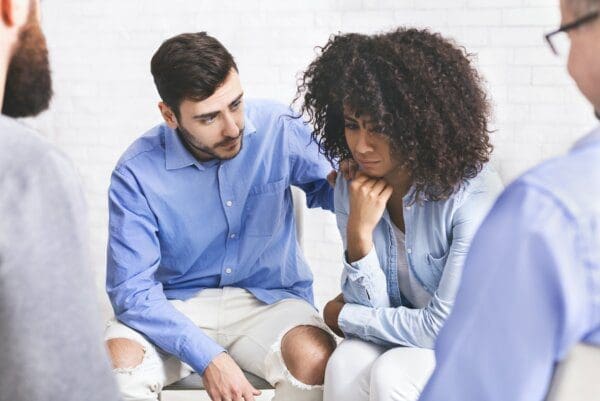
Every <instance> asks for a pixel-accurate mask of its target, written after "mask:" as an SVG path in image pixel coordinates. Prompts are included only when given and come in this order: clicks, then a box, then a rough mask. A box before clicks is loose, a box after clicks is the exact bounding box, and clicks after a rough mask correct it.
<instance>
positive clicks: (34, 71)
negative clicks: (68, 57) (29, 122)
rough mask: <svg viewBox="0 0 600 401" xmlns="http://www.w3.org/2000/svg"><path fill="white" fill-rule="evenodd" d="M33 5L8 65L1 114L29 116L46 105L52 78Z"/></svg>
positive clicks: (45, 107)
mask: <svg viewBox="0 0 600 401" xmlns="http://www.w3.org/2000/svg"><path fill="white" fill-rule="evenodd" d="M33 7H34V6H32V8H31V10H30V12H29V17H28V18H27V23H26V24H25V25H24V26H23V27H22V28H21V30H20V32H19V39H18V42H17V44H16V48H15V50H14V52H13V56H12V58H11V60H10V64H9V66H8V72H7V76H6V87H5V92H4V104H3V106H2V114H4V115H7V116H10V117H15V118H16V117H32V116H36V115H38V114H39V113H41V112H42V111H44V110H46V109H47V108H48V105H49V104H50V99H51V98H52V79H51V77H50V63H49V61H48V48H47V46H46V38H45V37H44V34H43V33H42V29H41V27H40V24H39V22H38V20H37V17H36V14H35V12H34V11H35V10H34V8H33Z"/></svg>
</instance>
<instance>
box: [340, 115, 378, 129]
mask: <svg viewBox="0 0 600 401" xmlns="http://www.w3.org/2000/svg"><path fill="white" fill-rule="evenodd" d="M344 120H348V121H352V122H355V123H359V121H358V120H357V119H356V118H354V117H351V116H349V115H348V114H344ZM363 122H364V124H365V126H367V125H369V124H373V121H371V120H369V121H363Z"/></svg>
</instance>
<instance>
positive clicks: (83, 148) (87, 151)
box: [32, 0, 594, 315]
mask: <svg viewBox="0 0 600 401" xmlns="http://www.w3.org/2000/svg"><path fill="white" fill-rule="evenodd" d="M557 3H558V1H557V0H346V1H342V0H308V1H307V0H305V1H291V0H255V1H248V0H225V1H216V0H171V1H159V0H54V1H47V2H44V3H43V7H44V10H43V23H44V28H45V31H46V34H47V37H48V41H49V46H50V51H51V58H52V66H53V72H54V79H55V91H56V97H55V99H54V102H53V104H52V108H51V110H50V111H49V112H47V113H45V114H44V115H43V116H42V117H41V118H39V119H37V120H35V121H32V124H33V125H35V126H37V127H39V128H40V129H41V130H42V131H43V132H45V133H46V135H47V136H48V137H50V138H51V140H52V141H53V142H55V143H56V144H57V145H58V146H59V147H61V148H62V149H63V150H64V151H65V152H66V153H68V154H69V155H70V156H71V157H72V158H73V160H74V161H75V163H76V165H77V167H78V169H79V171H80V173H81V175H82V177H83V180H84V184H85V191H86V196H87V200H88V202H89V206H90V221H91V238H92V251H93V268H94V269H95V270H96V271H97V272H98V274H97V277H98V290H99V291H98V294H99V296H100V297H101V299H102V301H103V304H104V306H105V313H106V314H107V315H108V314H109V313H110V311H109V309H108V303H107V301H106V297H105V295H104V292H103V289H102V288H103V280H104V263H105V248H106V236H107V210H106V203H107V201H106V190H107V186H108V183H109V176H110V172H111V170H112V168H113V166H114V163H115V162H116V160H117V159H118V157H119V156H120V154H121V153H122V152H123V150H124V149H125V148H126V147H127V146H128V145H129V144H130V143H131V142H132V141H133V140H134V139H135V138H136V137H137V136H139V135H140V134H141V133H143V132H144V131H145V130H146V129H148V128H149V127H151V126H152V125H154V124H155V123H157V122H158V121H160V116H159V113H158V111H157V107H156V103H157V101H158V97H157V94H156V92H155V89H154V86H153V83H152V78H151V76H150V72H149V60H150V57H151V56H152V54H153V52H154V50H155V49H156V48H157V47H158V45H159V44H160V43H161V41H163V40H164V39H166V38H167V37H170V36H172V35H174V34H177V33H181V32H185V31H199V30H206V31H208V32H209V33H211V34H212V35H214V36H216V37H217V38H219V39H220V40H221V41H222V42H223V43H224V44H225V45H226V46H227V47H228V48H229V49H230V50H231V52H232V53H233V54H234V56H235V57H236V58H237V60H238V64H239V67H240V70H241V74H242V79H243V83H244V85H245V89H246V93H247V94H248V96H250V97H272V98H276V99H279V100H281V101H283V102H286V103H289V102H290V100H291V99H292V96H293V94H294V84H295V77H296V74H297V73H298V72H299V71H301V70H302V69H303V68H304V67H305V66H306V65H307V64H308V63H309V62H310V61H311V60H312V58H313V56H314V50H313V49H314V47H315V46H317V45H323V44H324V43H325V41H326V40H327V38H328V36H329V35H330V34H331V33H335V32H338V31H342V32H347V31H360V32H375V31H381V30H386V29H388V28H391V27H394V26H398V25H413V26H428V27H431V28H432V29H434V30H436V31H440V32H442V33H444V34H446V35H448V36H451V37H453V38H455V39H456V40H457V41H458V42H460V43H461V44H463V45H465V46H466V47H467V49H468V50H469V51H470V52H471V53H474V54H476V55H477V60H478V64H479V65H480V68H481V71H482V73H483V75H484V76H485V77H486V79H487V81H488V87H489V92H490V95H491V98H492V99H493V101H494V104H495V121H494V127H495V128H496V129H497V132H496V134H495V135H494V142H495V144H496V151H495V163H496V164H497V165H498V167H499V170H500V171H501V173H502V174H503V176H504V177H505V178H506V179H507V180H510V179H512V178H513V177H515V176H516V175H517V174H519V173H521V172H522V171H523V170H525V169H526V168H528V167H530V166H532V165H533V164H535V163H537V162H539V161H540V160H542V159H544V158H547V157H550V156H553V155H556V154H558V153H561V152H564V151H565V150H566V149H567V148H568V146H569V144H571V143H572V142H573V141H574V140H575V139H576V138H577V137H578V136H579V135H580V134H582V133H583V132H584V131H585V130H586V129H588V128H590V127H591V126H592V124H593V122H594V120H593V119H592V117H591V114H590V107H589V106H588V105H587V104H586V103H585V102H584V101H583V100H582V99H581V97H580V96H579V95H578V94H577V92H576V89H575V87H574V85H573V83H572V82H571V81H570V79H569V78H568V76H567V74H566V71H565V68H564V65H563V64H562V63H561V61H560V60H558V59H556V58H555V57H553V56H552V54H551V53H550V52H549V50H548V49H547V48H546V46H545V43H544V41H543V38H542V34H543V33H544V32H545V31H547V30H549V29H552V28H554V27H555V26H556V25H557V24H558V22H559V14H558V7H557ZM305 222H306V230H305V236H304V238H305V246H306V253H307V256H308V258H309V260H310V262H311V264H312V266H313V268H314V271H315V273H316V280H315V287H316V297H317V303H318V304H319V305H322V304H323V303H324V302H325V301H326V300H327V299H328V298H330V297H332V296H333V295H334V294H336V293H337V291H338V285H339V284H338V281H339V280H338V277H339V273H340V255H341V252H342V249H341V245H340V241H339V239H338V238H339V235H338V233H337V229H336V227H335V221H334V218H333V216H331V215H330V214H328V213H325V212H323V211H314V210H311V211H308V212H307V213H306V215H305Z"/></svg>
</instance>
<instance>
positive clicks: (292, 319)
mask: <svg viewBox="0 0 600 401" xmlns="http://www.w3.org/2000/svg"><path fill="white" fill-rule="evenodd" d="M238 290H239V289H238ZM241 291H245V290H241ZM245 293H246V294H242V293H240V296H238V297H236V299H235V300H233V299H232V300H231V302H227V303H225V304H224V307H225V308H226V310H227V314H228V315H229V317H228V319H227V320H228V322H227V324H226V325H224V326H223V327H222V331H221V333H220V334H221V335H222V336H224V337H226V338H227V340H228V343H229V344H228V347H227V348H228V351H229V353H230V354H231V356H232V357H233V358H234V359H235V360H236V362H237V363H238V364H239V365H240V367H242V368H243V369H245V370H248V371H250V372H252V373H255V374H257V375H260V376H262V377H265V378H266V377H267V376H268V374H267V372H266V368H267V365H268V364H269V362H268V361H267V359H273V358H276V359H277V358H279V359H280V358H281V352H280V344H281V339H282V338H283V336H284V335H285V334H286V333H287V332H288V331H289V330H291V329H292V328H294V327H296V326H301V325H309V326H316V327H319V328H321V329H323V330H325V331H326V332H327V333H331V331H330V330H329V328H328V327H327V325H325V323H324V322H323V319H322V318H321V317H320V316H319V313H318V312H317V310H316V309H315V308H313V307H312V305H310V304H309V303H308V302H306V301H303V300H298V299H287V300H283V301H280V302H277V303H275V304H272V305H266V304H264V303H262V302H260V301H258V300H257V299H256V298H255V297H254V296H253V295H252V294H250V293H248V292H247V291H245Z"/></svg>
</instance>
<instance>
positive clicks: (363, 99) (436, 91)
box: [294, 28, 492, 201]
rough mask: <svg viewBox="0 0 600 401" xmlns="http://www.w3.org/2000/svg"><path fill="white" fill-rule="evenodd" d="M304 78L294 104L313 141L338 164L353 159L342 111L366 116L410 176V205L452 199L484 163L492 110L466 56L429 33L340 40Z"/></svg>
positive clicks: (396, 32)
mask: <svg viewBox="0 0 600 401" xmlns="http://www.w3.org/2000/svg"><path fill="white" fill-rule="evenodd" d="M320 51H321V54H320V55H319V56H318V57H317V59H316V60H314V61H313V62H312V63H311V64H310V65H309V66H308V69H307V70H306V71H305V72H304V73H303V74H302V76H301V77H300V79H299V83H298V91H297V93H296V97H295V99H294V103H296V102H298V100H299V99H302V100H303V102H302V105H301V112H302V114H303V115H305V116H307V118H308V120H310V123H311V124H312V125H313V129H314V131H313V134H312V135H313V140H315V141H316V142H317V143H318V145H319V148H320V150H321V152H322V153H323V154H324V155H325V156H326V157H327V158H328V159H329V161H330V162H331V163H332V164H334V165H335V163H336V162H337V161H339V160H343V159H346V158H350V157H352V155H351V153H350V150H349V149H348V145H347V144H346V140H345V137H344V112H343V109H344V106H347V107H349V108H350V109H351V110H353V111H354V112H356V114H357V116H369V117H370V120H371V121H372V123H373V126H374V128H373V131H374V132H377V133H380V134H383V135H384V136H386V137H387V138H388V139H389V141H390V148H391V149H392V152H394V153H395V154H396V155H397V157H398V159H399V160H401V161H402V162H403V163H404V164H403V165H404V166H405V167H406V168H407V169H408V171H410V174H411V177H412V180H413V184H414V186H415V190H416V192H415V194H416V198H415V199H420V198H427V199H429V200H434V201H435V200H441V199H446V198H448V197H450V195H452V194H453V193H454V192H456V191H457V190H458V189H459V188H460V187H461V186H462V185H463V184H464V183H465V181H466V180H467V179H469V178H473V177H475V176H476V175H477V174H478V173H479V172H480V171H481V169H482V168H483V166H484V164H485V163H486V162H488V160H489V157H490V153H491V151H492V145H491V143H490V138H489V134H490V132H491V131H489V128H488V118H489V116H490V105H489V102H488V99H487V96H486V93H485V91H484V89H483V82H482V78H481V77H480V75H479V74H478V72H477V71H476V69H475V68H474V67H473V66H472V64H471V61H470V57H471V56H470V55H469V54H467V53H466V51H465V50H464V48H459V47H458V46H456V45H455V44H453V43H452V42H450V41H448V40H446V39H444V38H443V37H442V36H441V35H440V34H437V33H432V32H430V31H428V30H421V29H406V28H400V29H397V30H394V31H392V32H388V33H383V34H377V35H363V34H357V33H349V34H338V35H333V36H331V37H330V39H329V41H328V42H327V44H326V45H325V46H324V47H322V48H320Z"/></svg>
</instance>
